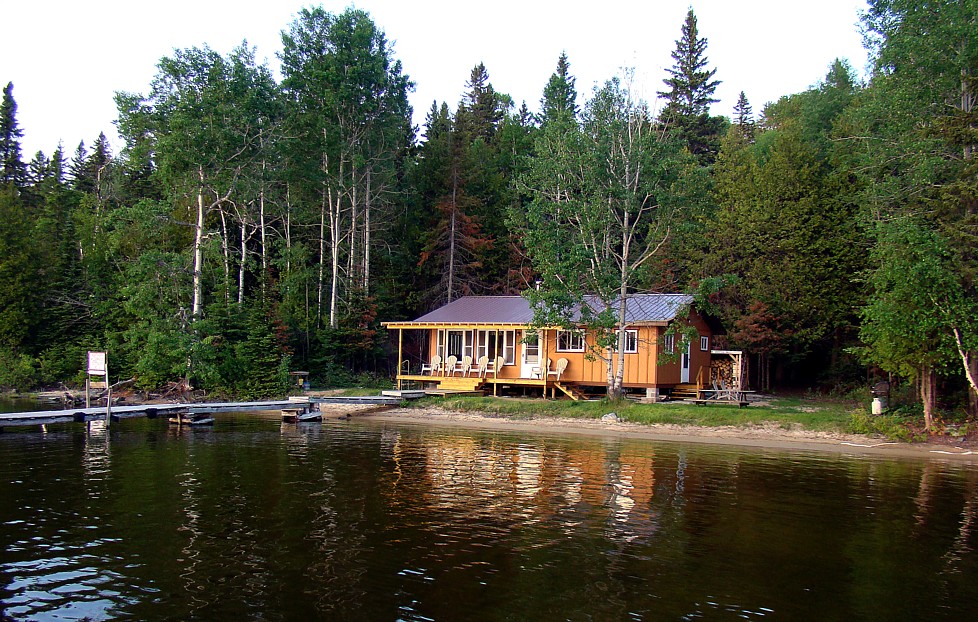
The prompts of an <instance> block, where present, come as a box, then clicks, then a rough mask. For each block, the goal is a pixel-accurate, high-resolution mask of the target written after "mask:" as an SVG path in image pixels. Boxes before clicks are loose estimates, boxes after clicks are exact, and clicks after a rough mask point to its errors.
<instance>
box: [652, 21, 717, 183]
mask: <svg viewBox="0 0 978 622" xmlns="http://www.w3.org/2000/svg"><path fill="white" fill-rule="evenodd" d="M706 44H707V41H706V38H700V37H699V34H698V31H697V27H696V15H695V14H694V13H693V9H690V10H689V12H688V13H687V14H686V21H685V22H684V23H683V27H682V36H681V37H680V38H679V39H678V40H677V41H676V49H675V51H673V53H672V58H673V61H675V62H674V64H673V66H672V68H671V69H667V70H666V71H667V72H668V73H669V77H668V78H666V79H664V80H663V82H665V84H666V86H668V87H669V90H667V91H659V92H658V95H659V96H660V97H662V98H663V99H664V100H665V101H666V105H665V107H664V108H663V109H662V112H661V114H660V115H659V122H660V123H662V124H664V125H666V126H667V127H670V128H672V129H674V130H675V131H677V132H678V133H679V135H680V136H681V137H682V138H683V139H684V140H685V141H686V143H687V146H688V147H689V150H690V152H692V153H693V154H694V155H696V156H697V157H698V158H699V159H700V161H701V162H702V163H704V164H711V163H712V162H713V160H714V159H715V158H716V153H717V151H718V150H719V147H720V137H721V136H722V135H723V132H724V131H725V127H724V125H725V122H724V121H723V119H722V118H721V117H711V116H710V104H713V103H716V102H717V101H718V100H717V99H715V98H714V97H713V93H714V91H716V88H717V86H718V85H719V84H720V81H719V80H714V79H713V76H714V75H716V72H717V70H716V69H707V64H708V63H709V60H708V59H707V58H706Z"/></svg>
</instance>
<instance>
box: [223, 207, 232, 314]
mask: <svg viewBox="0 0 978 622" xmlns="http://www.w3.org/2000/svg"><path fill="white" fill-rule="evenodd" d="M221 254H222V255H223V257H224V304H225V305H227V304H230V303H231V238H230V236H229V235H228V222H227V214H226V213H225V212H224V210H221Z"/></svg>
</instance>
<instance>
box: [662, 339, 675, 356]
mask: <svg viewBox="0 0 978 622" xmlns="http://www.w3.org/2000/svg"><path fill="white" fill-rule="evenodd" d="M662 351H663V352H666V353H668V354H672V353H674V352H675V351H676V335H675V334H666V335H663V336H662Z"/></svg>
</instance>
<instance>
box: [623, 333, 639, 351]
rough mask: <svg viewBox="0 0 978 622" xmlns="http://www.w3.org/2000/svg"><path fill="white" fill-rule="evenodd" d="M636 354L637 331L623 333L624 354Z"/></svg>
mask: <svg viewBox="0 0 978 622" xmlns="http://www.w3.org/2000/svg"><path fill="white" fill-rule="evenodd" d="M636 352H638V331H637V330H626V331H625V354H635V353H636Z"/></svg>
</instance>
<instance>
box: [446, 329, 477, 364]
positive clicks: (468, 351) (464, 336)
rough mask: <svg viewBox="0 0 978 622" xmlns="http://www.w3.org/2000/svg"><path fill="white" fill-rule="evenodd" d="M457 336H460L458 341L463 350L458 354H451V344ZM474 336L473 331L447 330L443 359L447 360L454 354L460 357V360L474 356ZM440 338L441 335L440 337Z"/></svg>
mask: <svg viewBox="0 0 978 622" xmlns="http://www.w3.org/2000/svg"><path fill="white" fill-rule="evenodd" d="M455 334H458V335H459V337H457V339H458V340H459V344H458V345H460V346H461V350H459V352H458V353H453V352H449V346H450V344H451V341H452V337H453V336H454V335H455ZM473 336H474V335H473V331H471V330H462V329H455V328H448V329H445V341H444V348H445V350H444V357H443V358H446V359H447V358H448V357H449V356H451V355H452V354H455V356H456V357H458V359H459V360H462V357H463V356H472V353H473V344H472V338H473ZM439 337H440V335H439Z"/></svg>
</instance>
